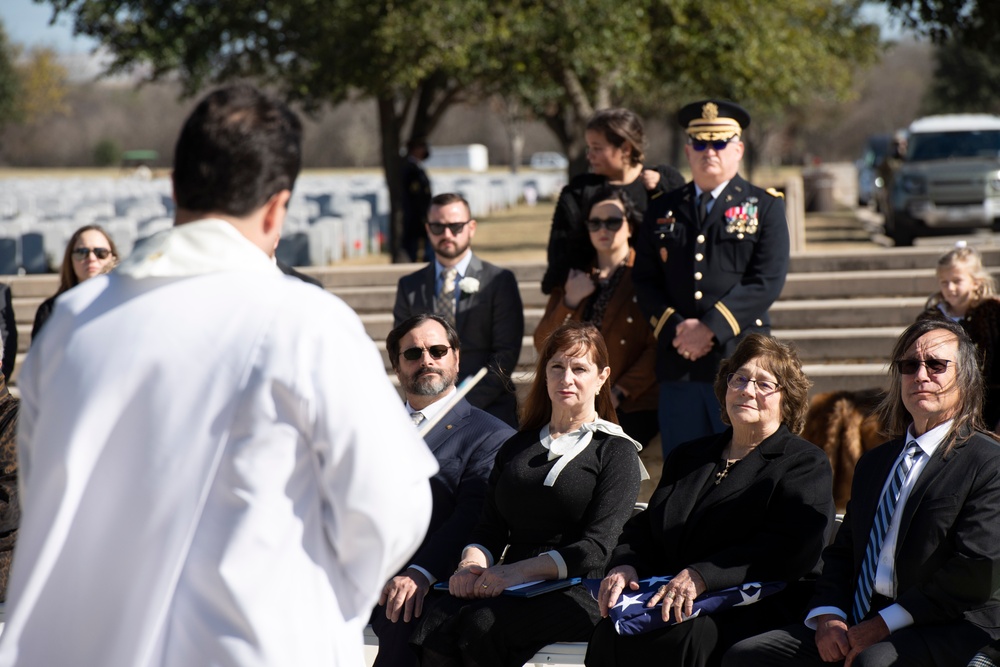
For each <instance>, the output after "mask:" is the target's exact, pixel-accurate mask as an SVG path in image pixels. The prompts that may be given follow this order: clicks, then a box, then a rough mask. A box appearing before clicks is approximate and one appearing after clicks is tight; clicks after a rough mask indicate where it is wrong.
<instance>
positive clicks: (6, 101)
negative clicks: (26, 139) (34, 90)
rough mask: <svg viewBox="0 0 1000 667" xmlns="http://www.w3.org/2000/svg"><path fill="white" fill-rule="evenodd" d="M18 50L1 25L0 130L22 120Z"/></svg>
mask: <svg viewBox="0 0 1000 667" xmlns="http://www.w3.org/2000/svg"><path fill="white" fill-rule="evenodd" d="M16 60H17V50H16V49H15V47H14V45H13V44H11V42H10V39H9V38H8V37H7V31H6V30H4V27H3V24H2V23H0V129H2V128H3V126H4V125H6V124H7V123H10V122H11V121H15V120H19V119H20V118H21V106H20V104H19V102H18V100H19V99H20V90H21V77H20V74H19V73H18V71H17V64H16Z"/></svg>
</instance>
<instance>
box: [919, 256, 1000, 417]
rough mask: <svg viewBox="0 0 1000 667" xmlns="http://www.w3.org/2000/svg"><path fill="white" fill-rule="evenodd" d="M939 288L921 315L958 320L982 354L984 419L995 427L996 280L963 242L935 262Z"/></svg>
mask: <svg viewBox="0 0 1000 667" xmlns="http://www.w3.org/2000/svg"><path fill="white" fill-rule="evenodd" d="M937 278H938V285H939V286H940V290H939V291H938V293H937V294H934V295H933V296H932V297H931V298H930V299H928V300H927V308H926V310H924V312H923V313H922V314H921V315H920V317H921V318H925V317H945V318H948V319H950V320H953V321H956V322H959V323H960V324H961V325H962V328H964V329H965V330H966V332H968V334H969V338H971V339H972V341H973V342H974V343H975V344H976V347H977V348H978V349H979V353H980V356H981V358H982V364H983V366H982V369H983V380H984V382H985V384H986V400H985V403H984V405H983V421H985V422H986V425H987V426H988V427H989V428H991V429H994V430H996V429H997V423H998V422H1000V300H998V299H997V297H996V281H995V280H994V279H993V276H991V275H990V274H988V273H987V272H986V270H985V269H984V268H983V258H982V256H981V255H980V254H979V253H978V252H977V251H976V250H975V249H973V248H969V247H967V246H965V245H964V244H960V245H957V246H956V247H955V248H953V249H952V250H949V251H948V252H946V253H945V254H944V255H943V256H942V257H941V259H939V260H938V263H937Z"/></svg>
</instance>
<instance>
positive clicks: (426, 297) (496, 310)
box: [392, 193, 524, 427]
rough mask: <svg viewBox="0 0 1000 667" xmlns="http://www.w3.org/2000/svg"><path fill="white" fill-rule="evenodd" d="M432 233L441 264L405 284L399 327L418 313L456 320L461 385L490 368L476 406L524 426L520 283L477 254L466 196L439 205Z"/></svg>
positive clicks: (473, 394)
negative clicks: (517, 391) (516, 374)
mask: <svg viewBox="0 0 1000 667" xmlns="http://www.w3.org/2000/svg"><path fill="white" fill-rule="evenodd" d="M427 231H428V232H429V233H430V238H431V244H432V245H433V246H434V261H433V262H431V263H430V264H428V265H427V266H425V267H424V268H422V269H420V270H419V271H416V272H415V273H411V274H410V275H407V276H403V277H402V278H400V279H399V286H398V288H397V290H396V305H395V306H394V307H393V309H392V315H393V320H394V324H393V325H394V326H399V325H400V324H401V323H402V322H403V321H404V320H406V319H408V318H410V317H412V316H414V315H416V314H418V313H437V314H438V315H441V316H442V317H443V318H445V319H446V320H448V321H449V322H451V323H452V324H453V326H454V327H455V330H456V331H458V337H459V338H460V339H461V341H462V360H461V364H460V366H459V370H458V380H459V381H460V382H461V381H462V380H464V379H465V378H466V377H468V376H470V375H475V374H476V373H477V372H478V371H479V369H480V368H482V367H483V366H486V367H487V368H489V374H488V375H487V376H486V377H484V378H483V379H482V381H481V382H480V383H479V384H477V385H476V386H475V387H474V388H473V389H472V391H470V392H469V394H468V400H469V403H471V404H472V405H474V406H476V407H477V408H480V409H482V410H485V411H486V412H489V413H490V414H491V415H493V416H495V417H499V418H500V419H502V420H503V421H505V422H506V423H508V424H510V425H511V426H513V427H517V399H516V397H515V395H514V384H513V382H512V381H511V379H510V374H511V372H512V371H513V370H514V367H515V366H516V365H517V358H518V356H520V354H521V342H522V338H523V337H524V308H523V307H522V305H521V293H520V292H519V291H518V288H517V279H515V278H514V274H513V273H511V272H510V271H508V270H507V269H501V268H500V267H498V266H494V265H493V264H490V263H489V262H484V261H483V260H481V259H479V258H478V257H476V256H475V255H474V254H473V252H472V249H471V244H472V239H473V237H474V236H475V235H476V221H475V220H473V219H472V213H471V211H470V209H469V202H467V201H465V199H463V198H462V196H461V195H457V194H453V193H446V194H440V195H437V196H436V197H434V199H432V200H431V208H430V212H429V213H428V223H427Z"/></svg>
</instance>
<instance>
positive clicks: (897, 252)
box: [789, 244, 1000, 273]
mask: <svg viewBox="0 0 1000 667" xmlns="http://www.w3.org/2000/svg"><path fill="white" fill-rule="evenodd" d="M976 249H977V250H979V251H980V252H981V253H982V255H983V264H984V265H985V266H987V267H995V266H1000V248H997V247H994V246H982V245H978V244H976ZM947 250H948V248H947V247H945V246H940V247H938V246H934V247H915V248H872V249H870V250H824V251H821V252H816V251H807V252H801V253H792V256H791V264H790V266H789V273H813V272H837V271H884V270H904V269H933V268H934V267H935V266H937V260H938V258H939V257H940V256H941V255H943V254H944V253H945V252H946V251H947Z"/></svg>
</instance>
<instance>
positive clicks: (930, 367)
mask: <svg viewBox="0 0 1000 667" xmlns="http://www.w3.org/2000/svg"><path fill="white" fill-rule="evenodd" d="M951 363H954V362H952V361H950V360H948V359H899V360H897V361H896V370H898V371H899V372H900V373H902V374H903V375H913V374H914V373H916V372H917V371H919V370H920V367H921V366H926V367H927V372H928V373H929V374H930V375H940V374H941V373H944V372H945V371H946V370H948V364H951Z"/></svg>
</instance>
